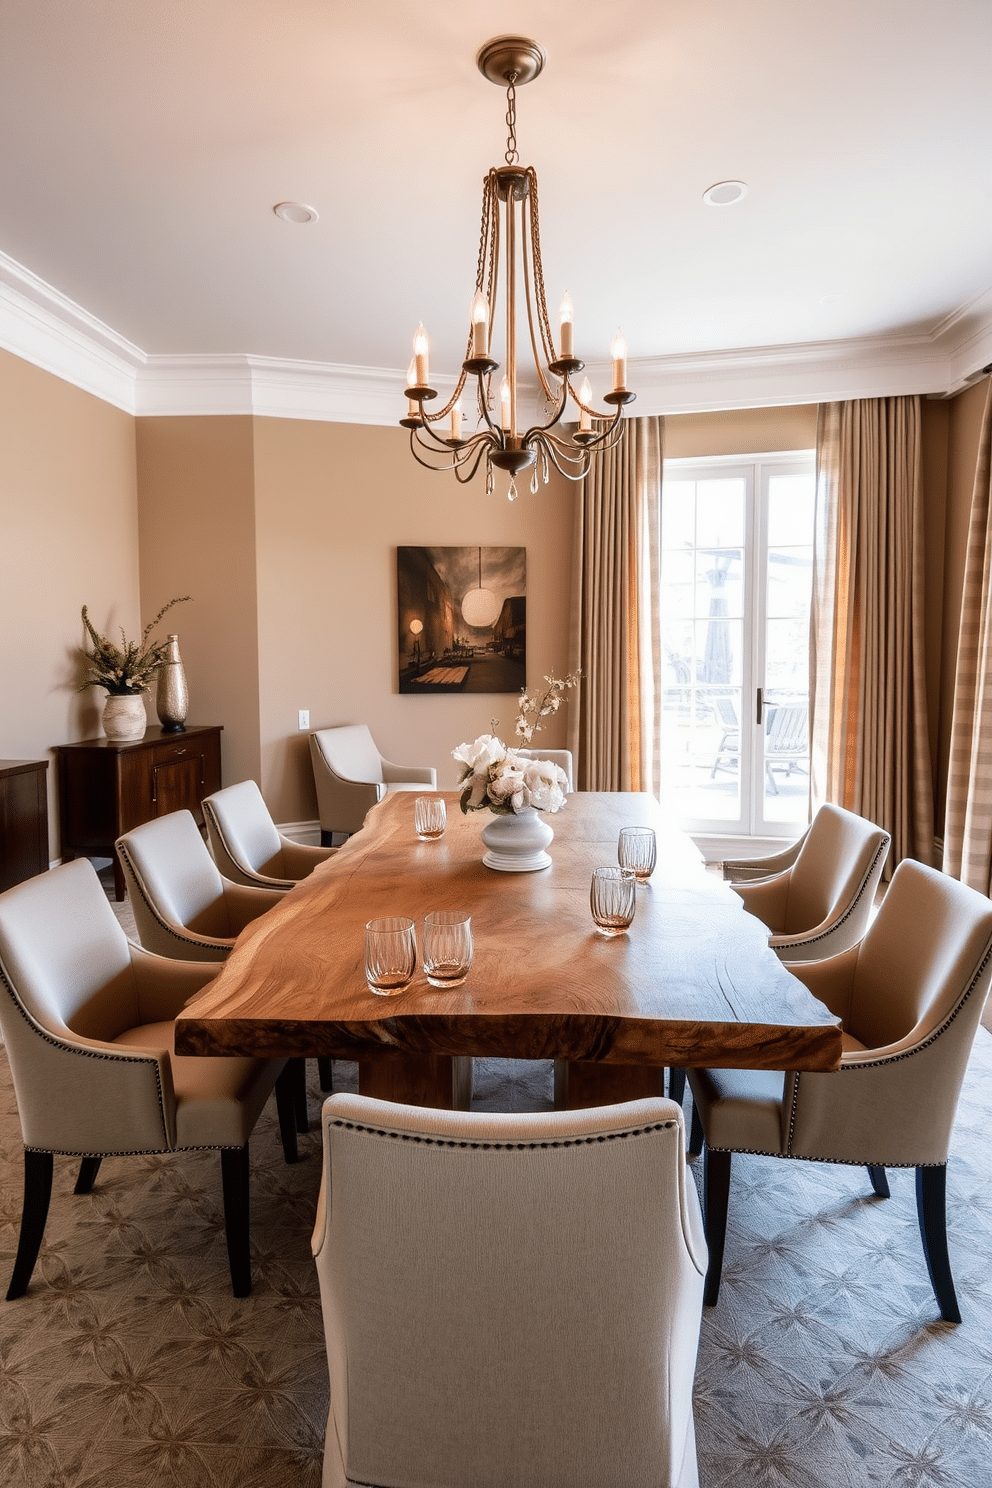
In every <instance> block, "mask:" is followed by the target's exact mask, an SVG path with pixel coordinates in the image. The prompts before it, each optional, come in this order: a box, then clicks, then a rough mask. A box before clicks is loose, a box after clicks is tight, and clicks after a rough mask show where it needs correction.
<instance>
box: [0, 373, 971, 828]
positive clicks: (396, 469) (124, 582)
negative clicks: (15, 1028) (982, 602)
mask: <svg viewBox="0 0 992 1488" xmlns="http://www.w3.org/2000/svg"><path fill="white" fill-rule="evenodd" d="M985 388H986V384H985V383H984V382H982V383H980V384H977V385H976V386H974V387H972V388H970V389H968V390H967V391H966V392H965V393H963V394H961V395H960V396H959V397H958V398H956V399H953V400H950V401H948V402H926V403H924V424H923V428H924V484H925V493H926V511H925V521H926V555H927V596H928V624H927V646H928V675H929V679H930V685H931V705H932V706H931V715H932V716H931V727H932V735H933V739H934V745H935V770H936V776H937V790H936V796H937V809H938V820H939V819H940V818H941V817H942V812H943V794H944V789H945V783H946V764H947V744H948V738H949V732H950V710H951V703H952V700H953V675H954V655H955V650H956V644H957V626H958V612H959V607H960V595H961V581H962V574H963V565H964V552H965V546H966V541H967V528H968V514H969V510H970V503H971V485H972V480H973V475H974V464H975V455H976V450H977V443H978V433H979V427H980V423H981V415H982V408H983V405H984V399H985ZM815 427H816V408H815V406H813V405H799V406H795V407H788V408H772V409H750V410H747V409H746V410H735V411H728V412H725V413H709V414H691V415H689V414H687V415H676V416H672V417H670V418H668V419H667V420H666V439H665V449H666V454H667V455H668V456H669V457H676V456H697V457H698V456H706V455H717V454H736V453H744V454H749V453H760V452H762V451H766V450H777V449H809V448H811V447H812V445H813V443H814V440H815ZM574 500H575V490H574V488H573V487H571V486H567V485H566V484H565V483H564V482H563V481H557V482H556V483H555V484H554V485H553V486H550V487H542V488H541V491H540V494H539V495H538V496H537V497H532V496H530V495H529V494H528V493H525V494H522V495H521V497H520V499H519V500H518V501H517V502H516V503H513V504H510V503H509V502H508V501H507V499H506V495H505V490H504V487H503V484H502V483H501V485H500V488H499V490H498V492H497V494H496V495H495V496H493V497H487V496H486V494H485V485H484V482H483V481H482V480H481V479H478V478H477V480H476V481H475V483H474V484H473V485H472V486H471V487H468V488H463V487H461V486H459V485H457V483H456V482H455V481H454V478H453V477H447V476H432V475H430V474H428V473H427V472H425V471H422V470H421V469H420V468H419V467H418V466H417V465H416V464H415V463H414V462H413V460H412V458H411V456H410V454H409V451H408V448H407V440H406V435H405V434H404V433H403V432H402V431H401V430H399V429H391V428H388V429H382V428H374V427H366V426H361V427H357V426H349V425H340V424H321V423H311V422H304V421H293V420H281V419H251V418H188V419H186V418H183V419H165V418H159V419H149V418H143V419H138V420H137V421H135V420H133V419H131V418H130V417H129V416H128V415H126V414H124V413H121V412H119V411H118V410H116V409H114V408H111V407H110V406H108V405H107V404H104V403H101V402H100V401H99V400H97V399H95V398H93V397H91V396H89V395H88V394H86V393H83V392H80V391H79V390H78V389H76V388H74V387H71V386H70V385H69V384H67V383H64V382H61V381H60V380H59V379H58V378H55V377H52V376H51V375H49V374H48V373H45V372H43V371H41V370H39V369H38V368H35V367H33V366H31V365H30V364H28V363H26V362H23V361H21V360H20V359H18V358H16V357H13V356H10V355H8V354H7V353H4V352H0V505H2V516H3V542H2V545H0V662H2V677H3V683H4V691H5V695H6V700H7V702H6V707H5V709H4V713H3V717H2V720H0V757H4V758H38V757H41V756H43V755H44V754H45V753H46V751H47V750H48V749H49V748H50V746H51V745H53V744H56V743H61V742H64V741H68V740H73V739H77V738H85V737H87V736H89V735H93V734H96V733H98V732H99V717H100V706H101V704H102V701H103V695H102V693H83V694H77V693H76V692H75V686H76V683H77V681H78V677H79V669H78V659H77V657H76V654H75V648H76V646H77V645H78V644H79V642H80V641H81V639H82V632H81V627H80V623H79V609H80V606H81V605H82V604H83V603H84V602H85V603H87V604H88V605H89V607H90V610H91V612H92V614H93V618H94V621H95V622H96V624H97V625H98V626H100V627H101V628H103V629H105V630H107V629H110V630H112V629H114V628H115V627H117V626H120V625H123V626H124V628H125V629H126V630H127V632H128V634H129V635H131V634H133V633H135V632H136V631H137V630H138V629H140V626H141V624H142V623H144V622H145V621H147V620H148V619H150V618H151V617H152V616H153V615H154V614H155V612H156V610H157V609H158V608H159V607H160V606H161V605H162V604H163V603H164V602H165V601H166V600H167V599H169V598H171V597H172V596H173V595H174V594H181V593H190V594H192V595H193V596H194V603H192V604H190V605H189V606H183V607H182V608H181V609H178V610H176V611H175V612H173V615H172V616H170V625H169V628H172V629H176V630H178V632H179V636H180V645H181V647H182V652H183V658H184V660H185V662H186V667H187V671H188V673H189V678H190V690H191V714H190V716H191V719H192V720H193V721H195V722H216V723H222V724H223V725H224V730H225V731H224V735H223V738H224V756H225V758H224V774H225V780H227V781H233V780H236V779H242V778H245V777H247V776H249V775H250V776H254V777H255V778H256V779H259V780H260V781H261V783H262V787H263V790H264V792H265V794H266V797H267V799H268V800H269V804H270V806H271V808H272V810H273V813H274V814H275V816H276V818H277V820H281V821H294V820H306V819H309V818H312V817H313V816H314V815H315V812H316V803H315V800H314V797H313V790H312V782H311V780H310V772H309V765H308V761H307V757H306V745H305V738H304V736H303V735H302V734H300V733H299V731H298V730H297V728H296V721H297V711H298V709H300V708H308V709H309V710H310V715H311V722H312V725H313V726H314V727H319V726H320V725H322V724H332V723H341V722H350V721H354V720H358V719H363V720H365V721H367V722H369V724H370V725H371V727H372V729H373V732H374V734H375V736H376V738H377V740H378V742H379V744H380V746H381V747H382V749H383V752H384V753H386V754H387V755H389V756H392V757H395V758H399V759H404V760H410V761H417V762H423V763H429V764H433V765H435V766H436V767H437V769H438V771H439V776H440V779H441V780H442V782H443V783H450V782H451V781H452V777H453V765H452V762H451V760H450V750H451V749H452V747H453V746H454V745H455V744H457V743H458V742H460V740H461V739H463V738H467V737H470V736H474V735H475V734H476V733H478V732H481V731H482V730H484V729H486V728H488V726H489V720H490V717H491V716H493V715H494V714H495V716H497V717H499V718H500V720H501V722H502V725H503V727H504V728H506V727H507V726H508V725H509V723H510V722H511V720H512V718H513V716H514V713H515V705H514V700H513V699H512V698H511V697H489V696H485V697H472V696H459V697H424V698H411V697H405V696H404V697H401V696H400V695H399V693H398V691H397V687H396V678H395V669H396V636H395V625H396V617H395V606H396V594H395V548H396V546H397V545H398V544H403V543H412V544H426V545H433V544H449V545H450V544H458V545H461V544H464V545H475V544H479V543H481V544H483V545H489V544H507V543H513V544H519V545H521V546H524V547H526V548H527V563H528V591H529V593H528V612H529V613H528V620H529V667H528V680H529V683H530V685H531V686H534V685H536V683H537V682H538V681H539V680H540V678H541V677H542V676H543V675H544V674H545V673H546V672H547V671H549V670H550V669H551V668H552V667H554V668H555V669H556V670H557V671H558V672H559V673H560V672H561V671H562V670H563V669H564V667H565V666H566V662H567V653H566V647H567V633H568V605H569V575H568V563H569V554H570V551H571V521H572V509H573V503H574ZM149 713H150V716H151V717H152V718H154V704H153V700H152V699H149ZM564 722H565V721H564V718H562V717H559V718H558V719H556V720H554V721H553V726H552V727H551V728H549V729H548V730H547V731H546V732H545V733H544V735H543V736H542V738H543V742H545V743H546V744H547V745H548V746H549V747H555V746H560V745H561V744H563V742H564ZM52 786H53V787H54V781H52ZM52 795H53V824H52V852H53V856H54V855H56V854H57V851H58V844H57V836H56V825H55V816H54V789H53V792H52ZM938 830H939V827H938Z"/></svg>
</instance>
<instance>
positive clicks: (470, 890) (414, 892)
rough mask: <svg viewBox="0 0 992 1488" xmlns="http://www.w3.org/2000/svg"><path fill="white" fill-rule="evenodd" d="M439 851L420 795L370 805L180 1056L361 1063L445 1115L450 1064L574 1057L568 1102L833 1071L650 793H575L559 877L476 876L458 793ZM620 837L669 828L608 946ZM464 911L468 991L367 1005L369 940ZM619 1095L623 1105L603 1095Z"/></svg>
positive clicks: (219, 989)
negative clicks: (389, 927)
mask: <svg viewBox="0 0 992 1488" xmlns="http://www.w3.org/2000/svg"><path fill="white" fill-rule="evenodd" d="M446 802H447V808H448V827H447V830H446V832H445V834H444V836H443V837H441V838H440V839H439V840H437V841H436V842H430V843H425V842H420V841H419V840H418V839H417V837H416V834H415V832H414V828H413V805H414V794H413V793H412V792H396V793H394V794H391V795H387V796H386V798H385V799H384V800H383V801H382V802H381V803H380V804H379V805H378V806H376V807H374V808H373V810H372V812H371V813H370V815H369V818H368V820H367V823H366V825H365V827H364V828H363V830H362V831H361V832H358V833H356V834H355V836H354V837H352V838H350V839H349V840H348V842H347V843H346V844H345V846H344V847H343V848H342V849H341V851H340V852H338V853H337V854H335V855H334V857H332V858H330V859H329V860H328V861H327V862H326V863H324V864H322V865H321V866H320V867H318V868H317V870H316V871H315V872H314V873H313V874H311V876H310V877H309V878H307V879H305V880H304V881H303V882H302V883H301V884H299V885H298V886H297V887H296V888H294V889H292V890H291V891H290V892H289V893H288V894H287V895H286V897H285V899H284V900H283V902H282V903H281V904H280V905H279V906H278V907H277V908H275V909H273V910H271V911H269V912H268V913H267V914H266V915H264V916H262V918H261V919H258V920H256V921H254V923H253V924H251V925H250V926H249V927H248V928H247V929H246V930H245V931H243V933H242V934H241V935H240V936H239V938H238V942H237V945H236V946H235V948H234V950H233V951H232V953H231V955H230V957H229V958H228V960H227V962H226V963H225V965H224V967H223V968H222V970H221V972H220V974H219V975H218V976H217V978H216V979H215V980H214V981H213V982H211V983H210V984H209V985H208V986H207V987H205V988H204V989H203V991H202V992H200V993H199V994H198V995H197V996H196V997H195V998H194V999H193V1000H192V1001H191V1003H190V1004H189V1006H188V1008H187V1009H186V1011H185V1013H184V1014H183V1015H182V1017H180V1018H179V1019H178V1020H177V1023H176V1050H177V1052H178V1053H181V1054H266V1055H308V1056H314V1055H328V1056H331V1057H334V1058H344V1059H357V1060H358V1061H359V1064H360V1071H361V1076H360V1078H361V1088H362V1089H363V1090H365V1091H368V1092H370V1093H374V1094H381V1095H386V1096H389V1097H391V1098H393V1099H413V1100H420V1101H429V1103H431V1104H450V1098H451V1087H452V1065H451V1059H452V1057H457V1056H471V1055H495V1056H503V1057H510V1058H518V1059H546V1058H551V1057H555V1058H557V1059H559V1060H565V1061H569V1069H570V1071H571V1079H570V1082H569V1085H570V1090H569V1104H573V1105H574V1104H588V1103H590V1102H591V1101H594V1100H597V1099H611V1098H620V1096H621V1095H625V1096H626V1097H627V1098H629V1097H630V1096H631V1095H632V1094H641V1093H645V1092H646V1091H647V1090H657V1089H658V1082H659V1079H660V1077H661V1074H662V1073H663V1069H664V1066H666V1065H712V1066H724V1067H727V1066H736V1067H751V1068H759V1069H799V1070H831V1069H835V1068H836V1067H837V1066H838V1064H839V1061H840V1053H841V1035H840V1026H839V1024H838V1022H837V1020H836V1019H835V1018H834V1017H833V1015H832V1014H831V1013H830V1012H829V1011H828V1010H827V1009H826V1008H825V1007H824V1006H823V1005H822V1004H821V1003H819V1002H818V1001H817V1000H816V999H815V998H814V997H812V996H811V994H810V993H809V992H807V990H806V988H805V987H804V986H803V985H802V983H801V982H799V981H797V980H796V979H795V978H794V977H793V976H791V975H790V973H789V972H788V971H787V970H786V968H785V967H784V966H783V965H782V964H781V963H780V962H779V960H778V959H777V957H776V956H775V955H774V954H773V952H771V951H770V950H769V949H768V946H767V932H766V931H765V930H764V928H763V927H762V926H761V924H760V923H759V922H758V921H757V920H756V919H754V917H753V916H751V915H748V914H746V913H745V912H744V910H743V907H742V904H741V901H740V899H739V898H738V896H737V895H736V894H734V893H733V892H732V891H731V890H730V889H729V888H728V887H727V886H726V885H724V884H723V883H721V882H720V881H719V880H717V879H715V878H714V877H713V875H710V874H706V873H704V871H703V867H702V863H701V861H700V859H699V856H698V854H697V853H696V850H695V848H694V847H693V846H692V844H691V843H690V842H689V840H688V839H687V838H685V837H684V836H683V835H682V834H681V833H678V832H674V831H671V830H668V829H666V826H665V823H664V821H663V819H662V816H661V812H660V808H659V807H658V804H657V802H656V801H655V800H654V798H653V797H651V796H648V795H641V794H634V793H626V794H625V793H615V794H614V793H609V794H607V793H595V792H590V793H585V792H577V793H575V794H573V795H570V796H569V797H568V801H567V805H566V806H565V808H564V810H563V811H561V812H559V813H558V814H557V815H556V816H554V817H553V818H550V821H551V824H552V825H553V826H554V830H555V839H554V842H553V843H552V844H551V847H550V849H549V851H550V853H551V857H552V859H553V866H552V867H551V868H549V869H545V870H544V871H543V872H539V873H521V874H510V873H494V872H493V871H492V870H490V869H488V868H485V867H483V864H482V854H483V851H484V848H483V844H482V842H481V839H480V832H481V829H482V826H483V825H484V824H485V822H486V820H488V818H487V816H486V815H485V814H484V813H473V814H472V815H470V816H467V817H466V816H463V815H462V814H461V812H460V810H459V808H458V797H457V794H456V793H455V792H450V793H448V794H447V795H446ZM627 825H651V826H654V827H655V829H656V831H657V832H658V838H659V851H658V867H657V868H656V870H655V873H654V875H653V877H652V878H651V880H650V881H649V882H648V883H647V884H646V885H644V886H643V887H640V888H639V889H638V892H637V913H636V916H635V919H634V922H633V924H632V926H631V928H630V931H629V932H628V933H627V934H626V935H622V936H619V937H617V938H616V939H612V940H607V939H604V938H603V937H602V936H600V935H599V934H598V933H597V932H596V930H595V928H594V926H593V923H592V919H591V917H590V913H589V879H590V874H591V872H592V869H593V868H595V867H597V866H599V865H600V864H606V863H611V862H613V863H615V862H616V842H617V833H618V832H619V829H620V827H622V826H627ZM456 908H461V909H465V910H468V911H469V912H470V913H471V915H472V926H473V932H474V939H475V958H474V961H473V965H472V970H471V972H470V974H469V977H468V979H467V981H466V982H465V983H464V984H463V985H462V986H461V987H458V988H454V989H449V990H443V991H442V990H436V989H435V988H433V987H431V986H429V985H428V983H427V981H426V979H425V977H424V976H423V973H422V971H420V970H418V973H417V975H416V976H415V978H414V980H413V982H412V983H411V985H410V986H409V988H407V990H406V991H405V992H403V993H402V994H400V995H399V996H398V997H388V998H384V997H376V996H374V995H373V994H372V993H370V992H369V990H368V988H367V986H366V983H365V977H364V972H363V951H364V927H365V923H366V921H367V920H369V919H372V918H373V917H374V916H377V915H385V914H407V915H410V916H412V917H413V918H414V919H415V920H416V921H417V922H418V934H419V932H420V928H421V924H420V922H421V921H422V919H423V916H424V915H425V914H427V913H428V912H429V911H430V910H432V909H456ZM611 1090H612V1091H614V1092H615V1093H614V1094H613V1095H612V1096H611V1094H610V1092H611Z"/></svg>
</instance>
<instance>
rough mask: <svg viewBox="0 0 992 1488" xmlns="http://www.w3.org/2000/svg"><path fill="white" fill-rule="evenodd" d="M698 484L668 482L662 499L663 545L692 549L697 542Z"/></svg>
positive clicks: (692, 482)
mask: <svg viewBox="0 0 992 1488" xmlns="http://www.w3.org/2000/svg"><path fill="white" fill-rule="evenodd" d="M695 498H696V482H695V481H680V480H667V479H666V481H665V488H664V491H663V493H662V499H661V545H662V547H663V548H691V547H692V546H693V545H694V543H695V541H696V499H695Z"/></svg>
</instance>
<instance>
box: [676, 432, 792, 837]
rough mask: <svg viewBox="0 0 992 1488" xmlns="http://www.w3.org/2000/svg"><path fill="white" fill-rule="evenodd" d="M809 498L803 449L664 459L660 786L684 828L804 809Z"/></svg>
mask: <svg viewBox="0 0 992 1488" xmlns="http://www.w3.org/2000/svg"><path fill="white" fill-rule="evenodd" d="M814 497H815V474H814V462H813V454H812V452H809V453H806V452H803V453H801V454H798V455H797V454H795V453H790V454H788V455H761V456H757V457H755V458H754V459H746V460H742V459H741V458H740V457H734V458H732V459H731V458H722V459H715V460H708V461H706V462H705V463H703V462H700V461H689V460H666V461H665V475H664V485H663V489H662V503H661V513H662V515H661V547H662V551H661V609H662V619H661V666H662V740H661V746H662V748H661V755H662V758H661V775H662V789H661V795H662V801H663V803H664V804H665V805H666V806H667V807H668V809H669V811H670V812H671V814H672V816H673V818H674V819H675V820H677V821H678V822H679V824H680V825H681V826H682V827H683V828H684V829H685V830H687V831H690V832H696V833H708V834H713V835H719V836H724V835H726V836H757V837H776V836H795V835H797V831H798V829H799V828H800V827H801V826H803V825H804V824H805V822H806V820H807V811H808V792H809V740H808V712H809V606H810V589H811V581H812V571H813V520H814Z"/></svg>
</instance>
